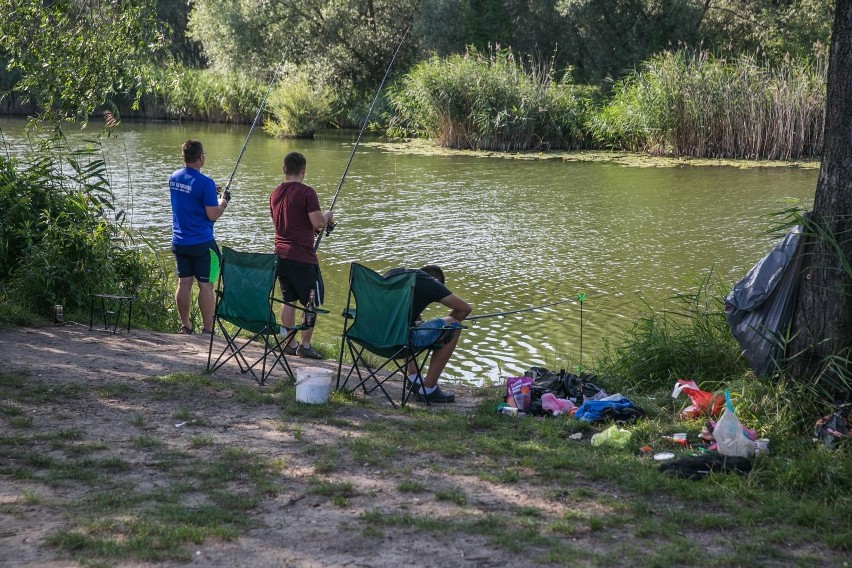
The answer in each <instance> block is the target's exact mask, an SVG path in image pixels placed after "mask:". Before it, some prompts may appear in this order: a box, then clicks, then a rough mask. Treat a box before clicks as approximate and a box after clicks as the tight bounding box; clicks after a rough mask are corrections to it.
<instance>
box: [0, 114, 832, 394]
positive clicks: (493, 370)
mask: <svg viewBox="0 0 852 568" xmlns="http://www.w3.org/2000/svg"><path fill="white" fill-rule="evenodd" d="M22 128H23V123H22V122H20V121H9V120H0V129H2V132H3V137H4V139H5V142H6V145H7V147H8V148H9V149H10V151H11V152H13V153H20V152H23V151H24V149H25V148H26V147H27V146H29V145H30V143H29V142H28V141H27V139H26V138H25V137H24V136H23V134H22ZM247 132H248V128H247V127H227V126H211V125H197V124H191V125H164V124H147V125H143V124H123V125H122V126H121V127H120V131H119V132H118V136H113V137H112V138H110V139H108V140H106V142H105V153H106V156H107V160H108V163H109V164H110V168H111V175H112V178H113V179H112V182H113V188H114V191H115V193H116V197H117V199H118V201H119V202H120V203H121V204H122V205H123V206H124V207H126V209H127V211H128V215H129V217H128V219H129V223H130V225H131V227H132V230H133V231H134V232H135V233H136V234H138V235H143V236H145V237H146V238H148V239H149V240H150V241H151V242H152V243H154V245H155V247H156V248H157V249H158V250H168V248H169V239H170V237H171V232H170V231H171V214H170V208H169V197H168V188H167V184H166V180H167V179H168V177H169V175H170V174H171V172H172V171H174V170H175V169H176V168H178V167H180V166H181V165H182V164H181V160H180V145H181V143H182V142H183V141H184V140H186V139H187V138H191V137H192V138H199V139H201V140H202V142H203V143H204V146H205V151H206V152H207V164H206V166H205V169H204V171H205V173H206V174H208V175H210V176H211V177H213V178H214V179H215V180H217V182H221V183H224V182H225V181H226V180H227V178H228V176H229V175H230V173H231V170H232V168H233V166H234V162H235V161H236V158H237V156H238V154H239V151H240V148H241V147H242V145H243V142H244V140H245V136H246V134H247ZM90 136H91V135H90ZM69 137H70V138H72V139H77V138H79V139H83V138H84V137H85V136H84V135H83V134H80V133H69ZM354 139H355V133H348V134H327V135H321V136H318V137H317V139H316V140H313V141H293V140H275V139H272V138H270V137H268V136H267V135H266V134H265V133H263V132H262V131H256V132H255V134H254V135H253V136H252V139H251V141H250V143H249V146H248V149H247V151H246V153H245V155H244V157H243V161H242V163H241V164H240V167H239V169H238V171H237V175H236V178H235V182H234V186H233V191H232V193H233V195H234V200H233V201H232V202H231V206H230V207H229V209H228V211H227V213H226V214H225V215H224V216H223V217H222V219H221V220H220V221H219V222H217V223H216V236H217V240H218V242H219V244H220V246H221V245H227V246H231V247H233V248H236V249H239V250H249V251H258V252H269V251H271V250H272V243H273V232H272V225H271V221H270V217H269V210H268V194H269V192H270V191H271V190H272V189H273V188H274V187H275V186H276V185H277V184H278V183H280V181H281V180H282V173H281V162H282V159H283V157H284V155H285V154H286V153H287V152H289V151H291V150H298V151H301V152H303V153H304V154H305V155H306V157H307V159H308V174H307V178H306V183H309V184H311V185H313V186H314V187H315V188H316V189H317V192H318V193H319V195H320V202H321V203H322V204H323V206H324V207H327V206H328V205H329V204H330V203H331V199H332V197H333V194H334V191H335V189H336V188H337V184H338V181H339V179H340V176H341V175H342V173H343V169H344V167H345V166H346V161H347V159H348V158H349V154H350V152H351V149H352V144H353V143H354ZM816 177H817V172H816V170H798V169H792V168H791V169H780V168H779V169H769V168H756V169H752V170H741V169H736V168H729V167H681V168H639V167H623V166H617V165H609V164H583V163H562V162H561V161H559V160H548V161H526V160H512V159H500V158H473V157H461V156H460V157H424V156H411V155H399V154H393V153H388V152H384V151H382V150H379V149H377V148H374V147H370V146H369V145H364V144H363V143H362V145H361V146H360V147H359V149H358V153H357V154H356V156H355V159H354V160H353V162H352V166H351V168H350V170H349V174H348V175H347V178H346V183H345V184H344V186H343V190H342V192H341V195H340V197H339V199H338V201H337V204H336V206H335V216H336V220H337V221H338V228H337V230H336V231H335V232H334V233H332V235H331V236H330V237H326V238H324V239H323V241H322V244H321V246H320V249H319V252H320V257H321V259H320V261H321V263H322V267H323V274H324V277H325V280H326V287H327V290H328V294H327V300H326V307H327V308H329V309H330V310H331V312H332V314H331V315H329V316H326V317H325V318H324V319H322V320H320V322H319V325H318V328H317V333H316V336H315V337H316V338H317V339H319V340H320V341H334V340H336V338H338V337H339V333H340V329H341V327H342V322H341V320H340V318H339V317H338V316H337V314H339V313H340V310H341V308H342V306H343V304H344V302H345V298H346V289H345V287H346V282H347V276H348V270H349V264H350V263H351V262H356V261H357V262H360V263H363V264H366V265H367V266H370V267H371V268H374V269H376V270H378V271H380V272H383V271H385V270H387V269H389V268H393V267H395V266H409V267H417V266H420V265H422V264H425V263H437V264H440V265H442V266H443V267H444V268H445V272H446V273H447V279H448V286H449V288H450V289H451V290H453V291H454V292H455V293H456V294H458V295H459V296H461V297H462V298H464V299H466V300H468V301H469V302H470V303H471V304H473V306H474V314H476V313H491V312H497V311H503V310H511V309H517V308H523V307H526V306H531V305H537V304H542V303H545V302H549V301H554V300H558V299H562V298H569V297H576V296H577V294H578V293H585V294H586V300H585V302H584V304H583V325H582V352H581V350H580V338H581V325H580V319H581V318H580V306H579V304H576V303H573V304H564V305H562V306H558V307H555V308H552V309H549V310H545V311H537V312H531V313H526V314H520V315H516V316H510V317H506V318H490V319H483V320H480V321H477V322H475V323H473V322H472V324H471V326H470V329H469V330H468V331H466V332H465V333H464V335H463V338H462V340H461V342H460V343H459V347H458V350H457V354H456V357H455V358H454V360H453V361H451V363H450V367H449V368H448V371H447V374H448V376H449V377H450V378H455V379H466V380H471V381H475V382H479V381H481V380H483V379H485V378H490V379H495V380H496V379H498V378H500V377H505V376H507V375H508V374H512V373H515V372H518V371H523V370H525V369H526V368H528V367H529V366H530V365H534V364H550V365H553V364H555V361H557V360H560V359H561V360H568V361H571V362H572V363H577V362H579V361H580V359H581V357H582V360H583V362H584V363H586V364H590V363H593V360H594V356H595V355H596V354H598V353H600V352H601V347H602V344H603V340H604V339H605V338H612V339H617V338H618V335H619V333H620V332H621V331H624V330H626V329H628V328H629V326H630V324H631V322H632V321H633V318H634V317H635V316H636V315H637V314H638V313H640V312H641V311H642V310H643V309H644V306H645V303H648V304H650V305H651V306H654V307H665V306H667V305H670V304H668V298H670V297H672V296H673V295H674V294H676V293H678V292H685V291H691V290H694V289H695V283H696V282H697V281H698V280H699V279H700V278H701V277H702V276H704V275H706V274H707V273H708V271H710V270H711V269H712V270H713V271H714V273H715V274H716V275H717V276H718V277H719V278H720V279H721V280H722V282H725V283H733V282H734V281H735V280H737V279H738V278H739V277H740V276H741V275H742V274H743V273H744V272H745V271H746V270H748V269H749V268H750V267H751V266H752V265H753V264H754V262H755V261H757V260H758V259H759V258H760V257H761V256H763V254H765V252H766V251H767V250H768V249H769V248H770V247H771V245H772V242H773V239H772V238H771V237H768V236H766V234H765V233H766V231H767V230H768V229H769V228H770V227H771V226H772V221H771V219H770V218H769V217H768V214H770V213H772V212H776V211H779V210H781V209H783V208H785V204H784V203H782V200H783V199H784V198H789V197H792V198H797V199H801V200H804V201H805V203H806V204H808V205H809V204H810V202H811V199H812V197H813V192H814V188H815V185H816ZM426 315H443V313H442V311H441V310H437V309H435V310H434V311H433V312H429V313H428V314H426Z"/></svg>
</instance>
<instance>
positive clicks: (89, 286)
mask: <svg viewBox="0 0 852 568" xmlns="http://www.w3.org/2000/svg"><path fill="white" fill-rule="evenodd" d="M0 202H2V203H3V204H4V206H3V207H2V208H0V296H2V300H3V301H2V304H3V306H4V308H3V309H2V310H0V322H2V323H6V324H9V323H12V324H16V323H30V322H31V321H33V318H34V317H38V316H42V317H46V316H48V315H49V314H51V313H52V307H53V305H55V304H63V306H64V307H65V310H66V313H73V312H75V311H76V312H77V313H85V312H86V311H87V308H88V306H89V301H90V294H92V293H110V294H125V295H132V296H136V297H137V298H138V303H137V304H136V305H137V306H140V307H141V309H138V310H136V313H137V317H144V318H145V319H146V320H147V321H148V322H150V323H154V324H157V323H159V322H161V321H165V320H166V317H167V305H166V303H165V302H166V300H168V296H167V295H166V294H164V293H163V289H164V284H165V278H166V271H165V270H164V269H163V268H162V265H160V264H159V263H158V262H156V260H155V259H154V258H153V257H151V256H146V255H143V254H142V253H140V252H138V251H136V250H135V249H134V248H132V247H131V243H130V240H129V239H130V237H129V235H128V233H127V232H126V231H125V230H124V226H123V222H124V212H123V211H121V210H118V209H116V208H115V206H114V201H113V194H112V191H111V189H110V184H109V174H108V172H107V167H106V164H105V162H104V160H103V158H102V157H101V156H100V153H99V151H98V145H97V144H94V145H91V146H89V147H87V148H84V149H81V150H72V149H70V148H68V147H67V144H66V141H65V140H64V138H62V137H61V136H58V137H56V138H53V139H51V140H50V141H48V142H46V143H44V144H43V145H42V146H41V147H40V148H39V149H38V151H37V152H36V153H35V154H34V155H33V157H31V158H29V159H27V160H24V161H18V160H15V159H13V158H9V157H7V156H6V155H2V154H0Z"/></svg>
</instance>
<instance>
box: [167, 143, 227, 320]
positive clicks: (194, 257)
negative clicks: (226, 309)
mask: <svg viewBox="0 0 852 568" xmlns="http://www.w3.org/2000/svg"><path fill="white" fill-rule="evenodd" d="M181 151H182V152H183V161H184V164H185V167H183V168H181V169H179V170H177V171H176V172H175V173H173V174H172V177H171V178H169V193H170V194H171V202H172V252H173V253H174V255H175V263H176V265H177V273H178V284H177V290H175V303H176V304H177V309H178V315H179V316H180V324H181V327H180V331H179V333H184V334H187V335H190V334H192V322H191V321H190V319H189V305H190V301H191V299H192V281H193V280H196V281H198V308H199V310H200V311H201V319H202V320H203V323H204V333H213V310H214V309H215V299H214V296H213V283H214V282H215V281H216V279H217V278H218V277H219V256H220V253H219V247H218V246H217V245H216V241H215V239H214V238H213V223H214V222H215V221H216V220H217V219H218V218H219V217H221V216H222V213H224V212H225V208H227V207H228V202H229V201H230V200H231V196H230V195H229V193H228V192H225V195H224V197H222V198H220V197H219V194H218V192H217V187H216V183H215V182H214V181H213V180H212V179H210V178H209V177H207V176H205V175H204V174H202V173H201V171H200V170H201V168H202V167H203V166H204V156H205V154H204V147H203V146H202V145H201V142H199V141H198V140H187V141H186V142H184V143H183V146H182V147H181Z"/></svg>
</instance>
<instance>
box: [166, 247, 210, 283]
mask: <svg viewBox="0 0 852 568" xmlns="http://www.w3.org/2000/svg"><path fill="white" fill-rule="evenodd" d="M172 252H173V253H174V255H175V265H176V266H177V273H178V278H190V277H192V276H194V277H195V279H196V280H198V281H199V282H215V281H216V280H217V279H218V278H219V258H220V257H221V254H220V253H219V246H218V245H217V244H216V241H208V242H206V243H201V244H197V245H172Z"/></svg>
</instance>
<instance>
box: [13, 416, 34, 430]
mask: <svg viewBox="0 0 852 568" xmlns="http://www.w3.org/2000/svg"><path fill="white" fill-rule="evenodd" d="M6 422H7V423H8V424H9V426H12V427H13V428H29V427H30V426H32V425H33V417H32V416H10V417H9V418H7V419H6Z"/></svg>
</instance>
